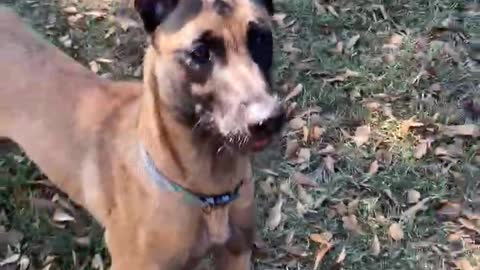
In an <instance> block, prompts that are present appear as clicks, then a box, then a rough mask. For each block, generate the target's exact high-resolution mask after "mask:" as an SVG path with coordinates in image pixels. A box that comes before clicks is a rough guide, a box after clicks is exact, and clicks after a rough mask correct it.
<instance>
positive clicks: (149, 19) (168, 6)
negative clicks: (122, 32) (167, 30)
mask: <svg viewBox="0 0 480 270" xmlns="http://www.w3.org/2000/svg"><path fill="white" fill-rule="evenodd" d="M178 1H179V0H135V9H136V10H137V12H138V13H139V14H140V17H141V18H142V21H143V26H144V28H145V30H146V31H147V33H149V34H150V33H152V32H153V31H155V29H156V28H157V26H158V25H160V24H161V23H162V22H163V21H164V20H165V19H166V18H167V17H168V15H169V14H170V13H171V12H172V11H173V10H174V9H175V7H176V6H177V4H178Z"/></svg>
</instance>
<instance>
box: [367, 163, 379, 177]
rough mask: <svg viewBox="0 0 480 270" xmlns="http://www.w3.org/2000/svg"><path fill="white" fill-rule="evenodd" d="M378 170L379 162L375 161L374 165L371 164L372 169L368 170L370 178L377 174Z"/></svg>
mask: <svg viewBox="0 0 480 270" xmlns="http://www.w3.org/2000/svg"><path fill="white" fill-rule="evenodd" d="M378 168H379V166H378V161H377V160H374V161H373V162H372V164H370V168H368V174H369V175H370V176H372V175H375V174H377V172H378Z"/></svg>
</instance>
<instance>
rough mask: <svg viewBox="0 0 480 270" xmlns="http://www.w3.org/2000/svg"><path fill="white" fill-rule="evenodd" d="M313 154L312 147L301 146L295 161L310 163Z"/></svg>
mask: <svg viewBox="0 0 480 270" xmlns="http://www.w3.org/2000/svg"><path fill="white" fill-rule="evenodd" d="M311 155H312V154H311V150H310V148H300V150H299V151H298V153H297V159H296V160H294V162H295V163H297V164H301V163H308V162H309V161H310V157H311Z"/></svg>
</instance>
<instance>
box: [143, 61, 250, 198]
mask: <svg viewBox="0 0 480 270" xmlns="http://www.w3.org/2000/svg"><path fill="white" fill-rule="evenodd" d="M150 68H152V67H151V66H148V63H147V64H146V66H145V71H144V72H145V74H146V75H145V77H144V92H143V97H142V101H141V105H140V106H141V108H140V115H139V118H138V131H139V135H140V143H142V144H143V146H144V147H145V149H146V151H148V153H149V154H150V156H151V157H152V159H153V161H154V163H155V165H156V167H157V168H158V169H159V170H160V171H161V172H162V173H163V174H164V175H165V176H166V177H167V178H168V179H169V180H171V181H173V182H175V183H177V184H179V185H182V186H184V187H186V188H191V189H193V190H195V191H198V190H197V187H198V186H197V184H200V185H203V186H202V188H205V189H208V188H207V186H208V184H207V185H204V184H206V183H205V181H214V182H215V181H216V180H218V182H217V183H212V186H216V187H218V190H212V191H210V190H203V191H205V192H210V193H211V192H213V193H215V192H217V191H225V190H226V189H227V190H228V188H231V186H232V185H235V183H237V182H240V181H241V180H242V179H215V178H222V177H225V178H231V177H234V176H235V175H238V173H237V172H238V171H239V170H242V168H239V167H241V166H246V164H247V163H248V156H246V155H243V154H240V153H236V152H234V151H220V152H219V151H218V145H217V144H216V143H215V142H216V140H215V139H213V138H209V137H208V136H206V137H204V138H202V141H201V142H200V143H199V142H198V141H197V142H196V141H195V139H196V137H195V134H193V130H192V127H190V126H188V125H185V124H184V123H183V122H181V121H179V120H178V119H177V117H176V116H175V112H173V111H172V110H171V109H170V108H169V107H168V106H167V104H166V103H165V101H163V100H161V99H160V97H159V95H158V91H159V89H157V88H158V86H157V83H156V78H155V77H154V76H153V72H151V69H150ZM202 178H209V179H202ZM196 180H198V181H196ZM195 182H197V183H195ZM222 184H224V185H225V188H226V189H225V188H223V189H222Z"/></svg>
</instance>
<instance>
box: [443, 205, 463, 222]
mask: <svg viewBox="0 0 480 270" xmlns="http://www.w3.org/2000/svg"><path fill="white" fill-rule="evenodd" d="M461 213H462V207H461V206H460V204H458V203H453V202H446V203H444V204H443V205H442V207H440V209H438V210H437V215H438V216H439V218H441V219H443V220H449V221H454V220H456V219H457V218H459V217H460V215H461Z"/></svg>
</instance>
